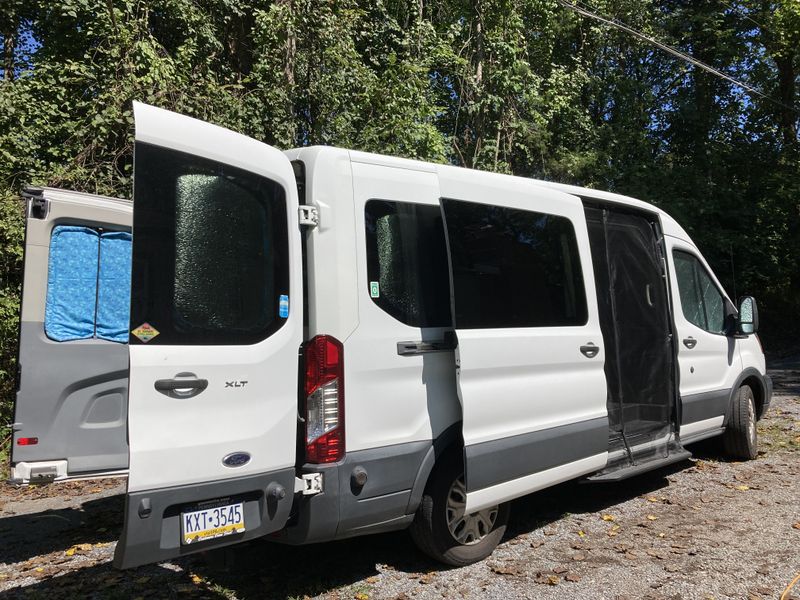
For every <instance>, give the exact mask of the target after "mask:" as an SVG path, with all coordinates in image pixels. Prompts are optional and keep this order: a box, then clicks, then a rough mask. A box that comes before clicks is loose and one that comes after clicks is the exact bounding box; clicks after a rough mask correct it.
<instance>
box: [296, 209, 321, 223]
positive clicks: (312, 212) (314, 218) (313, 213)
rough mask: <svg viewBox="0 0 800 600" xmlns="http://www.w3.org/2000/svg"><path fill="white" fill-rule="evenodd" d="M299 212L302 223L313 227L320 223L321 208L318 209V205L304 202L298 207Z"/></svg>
mask: <svg viewBox="0 0 800 600" xmlns="http://www.w3.org/2000/svg"><path fill="white" fill-rule="evenodd" d="M297 214H298V216H299V217H300V225H305V226H306V227H311V228H314V227H316V226H317V225H319V210H317V207H316V206H309V205H307V204H304V205H303V206H301V207H300V208H298V209H297Z"/></svg>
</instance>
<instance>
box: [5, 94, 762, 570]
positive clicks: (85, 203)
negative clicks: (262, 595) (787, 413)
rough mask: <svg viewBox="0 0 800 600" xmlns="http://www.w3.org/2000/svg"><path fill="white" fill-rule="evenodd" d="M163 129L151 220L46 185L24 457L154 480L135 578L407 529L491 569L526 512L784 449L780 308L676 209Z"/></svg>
mask: <svg viewBox="0 0 800 600" xmlns="http://www.w3.org/2000/svg"><path fill="white" fill-rule="evenodd" d="M135 118H136V147H135V182H136V183H135V190H134V203H133V206H134V207H135V208H134V210H133V211H132V210H131V204H130V203H128V202H126V201H121V200H115V199H110V198H100V197H95V196H87V195H83V194H75V193H70V192H64V191H58V190H51V189H46V190H40V191H38V192H29V194H28V195H29V201H28V219H27V238H26V246H25V280H24V292H23V307H22V325H21V330H20V376H19V387H18V394H17V399H16V414H15V423H14V438H13V455H12V479H13V480H14V481H17V482H20V483H30V482H44V481H54V480H66V479H72V478H82V477H97V476H102V475H115V474H124V473H127V477H128V494H127V501H126V511H125V528H124V531H123V533H122V537H121V539H120V541H119V543H118V545H117V549H116V557H115V564H116V565H117V566H120V567H132V566H136V565H141V564H144V563H150V562H156V561H160V560H164V559H169V558H173V557H176V556H180V555H184V554H189V553H192V552H196V551H201V550H206V549H210V548H217V547H220V546H225V545H229V544H234V543H237V542H241V541H243V540H248V539H251V538H255V537H259V536H263V535H265V534H270V535H271V539H274V540H276V541H283V542H286V543H290V544H302V543H309V542H320V541H325V540H332V539H339V538H345V537H349V536H357V535H363V534H367V533H373V532H382V531H389V530H396V529H403V528H406V527H409V528H410V530H411V533H412V535H413V537H414V539H415V540H416V542H417V543H418V545H419V546H420V548H421V549H422V550H424V551H425V552H426V553H427V554H429V555H430V556H432V557H434V558H436V559H438V560H440V561H443V562H445V563H449V564H453V565H464V564H468V563H471V562H474V561H477V560H481V559H483V558H484V557H486V556H488V555H489V554H490V553H491V552H492V550H493V548H494V547H495V546H496V545H497V543H498V542H499V540H500V538H501V537H502V535H503V532H504V530H505V526H506V522H507V520H508V514H509V509H508V506H509V504H508V503H509V501H510V500H511V499H513V498H516V497H519V496H522V495H524V494H529V493H531V492H534V491H536V490H540V489H543V488H546V487H548V486H551V485H554V484H556V483H559V482H562V481H565V480H569V479H573V478H579V477H580V478H588V480H590V481H619V480H622V479H625V478H627V477H629V476H631V475H634V474H636V473H640V472H643V471H647V470H650V469H654V468H657V467H660V466H663V465H666V464H669V463H672V462H676V461H680V460H684V459H685V458H686V457H688V456H689V453H688V452H687V451H686V450H685V449H684V445H685V444H686V443H688V442H694V441H697V440H701V439H703V438H708V437H711V436H716V435H721V436H722V437H723V439H724V442H725V446H726V448H727V449H728V451H729V452H730V453H731V454H732V455H733V456H736V457H737V458H741V459H748V458H753V457H755V455H756V430H755V423H756V420H757V419H758V418H760V417H761V416H762V415H763V414H764V412H765V411H766V410H767V407H768V405H769V402H770V396H771V391H772V386H771V382H770V379H769V377H768V376H767V375H766V373H765V366H764V355H763V352H762V350H761V347H760V344H759V342H758V338H757V336H756V335H755V333H756V330H757V327H758V316H757V309H756V304H755V301H754V300H753V299H752V298H750V297H747V298H744V299H743V300H742V302H741V304H740V308H739V310H738V311H737V310H736V308H734V305H733V304H732V303H731V301H730V300H729V299H728V297H727V296H726V294H725V292H724V291H723V290H722V287H721V286H720V284H719V282H718V281H717V279H716V277H715V276H714V274H713V273H712V271H711V269H710V268H709V267H708V265H707V263H706V261H705V260H704V259H703V257H702V255H701V254H700V252H699V251H698V250H697V248H696V247H695V246H694V244H693V243H692V241H691V239H690V238H689V236H688V235H687V234H686V232H685V231H684V230H683V229H682V228H681V227H680V226H679V225H678V224H677V223H676V222H675V221H674V220H673V219H672V218H671V217H669V215H667V214H666V213H664V212H663V211H662V210H660V209H658V208H656V207H654V206H652V205H649V204H647V203H645V202H641V201H638V200H634V199H631V198H626V197H623V196H619V195H616V194H610V193H605V192H599V191H596V190H590V189H583V188H577V187H571V186H565V185H558V184H553V183H548V182H542V181H533V180H530V179H524V178H520V177H511V176H506V175H497V174H492V173H484V172H478V171H472V170H467V169H461V168H455V167H451V166H443V165H435V164H428V163H423V162H417V161H411V160H403V159H398V158H391V157H386V156H379V155H373V154H365V153H362V152H355V151H348V150H343V149H339V148H328V147H310V148H302V149H297V150H291V151H288V152H285V153H283V152H279V151H278V150H276V149H274V148H271V147H269V146H266V145H264V144H262V143H259V142H257V141H255V140H252V139H249V138H247V137H245V136H242V135H239V134H236V133H233V132H231V131H227V130H225V129H222V128H220V127H216V126H213V125H209V124H207V123H203V122H200V121H197V120H194V119H191V118H187V117H184V116H180V115H177V114H174V113H171V112H167V111H164V110H161V109H157V108H153V107H150V106H146V105H143V104H136V105H135ZM131 228H132V229H133V232H134V240H135V241H134V242H133V243H132V253H131V235H130V232H131ZM131 272H132V277H129V273H131ZM129 286H130V287H129ZM129 296H130V303H128V297H129ZM128 311H130V314H128Z"/></svg>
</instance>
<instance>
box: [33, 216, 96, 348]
mask: <svg viewBox="0 0 800 600" xmlns="http://www.w3.org/2000/svg"><path fill="white" fill-rule="evenodd" d="M99 243H100V235H99V234H98V233H97V232H96V231H95V230H94V229H90V228H88V227H76V226H72V225H58V226H56V227H55V228H54V229H53V233H52V235H51V237H50V260H49V261H48V266H47V300H46V303H45V311H44V328H45V333H46V334H47V337H49V338H50V339H52V340H56V341H57V342H66V341H69V340H83V339H88V338H91V337H94V315H95V310H96V302H97V253H98V250H99Z"/></svg>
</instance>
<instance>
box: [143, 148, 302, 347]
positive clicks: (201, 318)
mask: <svg viewBox="0 0 800 600" xmlns="http://www.w3.org/2000/svg"><path fill="white" fill-rule="evenodd" d="M135 161H136V163H135V168H136V182H135V187H134V206H135V210H134V232H135V238H136V243H135V244H134V249H133V260H134V269H133V270H134V281H133V302H132V309H131V310H132V316H131V327H132V328H134V329H135V328H137V327H139V326H140V325H142V324H144V323H147V324H149V325H150V326H151V327H153V328H154V329H155V330H156V331H158V332H159V334H158V335H157V336H156V337H155V338H152V341H150V342H149V343H163V344H225V345H230V344H251V343H255V342H258V341H260V340H262V339H264V338H265V337H266V336H268V335H270V334H271V333H272V332H274V331H276V330H277V329H278V328H279V327H280V326H281V325H282V324H283V322H284V317H282V316H281V315H279V306H280V304H281V301H280V300H281V297H282V296H286V298H287V301H288V293H289V291H288V287H289V264H288V241H287V235H288V233H287V224H286V201H285V195H284V190H283V188H282V187H281V186H280V185H279V184H277V183H276V182H274V181H272V180H270V179H267V178H265V177H260V176H258V175H255V174H253V173H250V172H247V171H243V170H241V169H237V168H235V167H231V166H228V165H224V164H221V163H217V162H214V161H211V160H207V159H204V158H200V157H197V156H193V155H190V154H184V153H182V152H178V151H174V150H166V149H164V148H159V147H156V146H150V145H148V144H142V143H138V144H137V145H136V155H135ZM285 304H286V303H285V302H284V306H285ZM283 314H284V315H285V313H283ZM132 341H133V338H132ZM136 343H138V340H136Z"/></svg>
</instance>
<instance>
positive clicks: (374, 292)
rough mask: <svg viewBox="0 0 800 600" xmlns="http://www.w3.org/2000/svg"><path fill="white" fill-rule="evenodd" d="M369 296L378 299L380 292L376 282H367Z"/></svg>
mask: <svg viewBox="0 0 800 600" xmlns="http://www.w3.org/2000/svg"><path fill="white" fill-rule="evenodd" d="M369 295H370V296H372V297H373V298H380V296H381V290H380V287H379V286H378V282H377V281H370V282H369Z"/></svg>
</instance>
